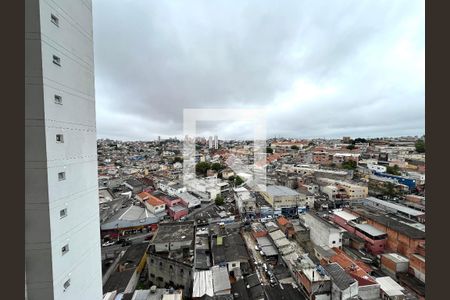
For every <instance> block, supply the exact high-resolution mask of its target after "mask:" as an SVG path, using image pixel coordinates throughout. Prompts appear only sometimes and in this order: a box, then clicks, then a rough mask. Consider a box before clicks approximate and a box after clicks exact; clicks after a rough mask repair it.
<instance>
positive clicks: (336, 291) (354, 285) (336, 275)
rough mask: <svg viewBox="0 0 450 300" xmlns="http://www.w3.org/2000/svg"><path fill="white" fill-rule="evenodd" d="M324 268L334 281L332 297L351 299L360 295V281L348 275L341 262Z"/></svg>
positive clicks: (334, 298) (336, 299)
mask: <svg viewBox="0 0 450 300" xmlns="http://www.w3.org/2000/svg"><path fill="white" fill-rule="evenodd" d="M323 268H324V269H325V271H326V273H327V274H328V276H330V278H331V281H332V287H331V299H333V300H349V299H355V298H356V296H358V281H357V280H356V279H355V278H353V277H351V276H350V275H348V274H347V273H346V272H345V270H344V269H343V268H342V267H341V266H340V265H339V264H337V263H331V264H327V265H325V266H324V267H323Z"/></svg>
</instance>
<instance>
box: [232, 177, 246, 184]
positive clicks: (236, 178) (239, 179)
mask: <svg viewBox="0 0 450 300" xmlns="http://www.w3.org/2000/svg"><path fill="white" fill-rule="evenodd" d="M234 183H235V184H236V185H241V184H243V183H244V180H243V179H242V178H241V177H239V176H236V177H235V178H234Z"/></svg>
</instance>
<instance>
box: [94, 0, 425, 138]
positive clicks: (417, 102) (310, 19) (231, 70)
mask: <svg viewBox="0 0 450 300" xmlns="http://www.w3.org/2000/svg"><path fill="white" fill-rule="evenodd" d="M424 2H425V1H422V0H405V1H401V0H395V1H392V0H387V1H380V0H367V1H362V0H351V1H343V0H340V1H325V0H323V1H298V0H296V1H273V0H272V1H261V0H255V1H242V0H235V1H214V0H204V1H195V0H193V1H173V0H171V1H149V0H129V1H125V0H95V1H93V17H94V51H95V84H96V111H97V133H98V137H99V138H113V139H122V140H150V139H154V138H156V137H157V136H161V137H162V138H165V137H171V136H178V137H181V136H182V135H183V109H185V108H258V109H266V111H267V123H266V124H267V132H268V135H269V136H270V137H273V136H275V135H276V136H285V137H299V138H311V137H342V136H352V137H376V136H400V135H422V134H424V130H425V92H424V91H425V16H424V11H425V8H424V6H425V4H424ZM280 4H282V5H280ZM200 125H202V124H200ZM199 131H200V133H202V134H205V135H214V134H218V136H219V138H239V137H248V135H249V132H251V126H250V124H243V123H239V122H238V123H235V122H232V121H230V122H220V123H217V124H214V123H211V122H209V123H208V124H206V125H205V124H203V125H202V126H199Z"/></svg>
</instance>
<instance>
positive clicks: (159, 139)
mask: <svg viewBox="0 0 450 300" xmlns="http://www.w3.org/2000/svg"><path fill="white" fill-rule="evenodd" d="M158 143H161V136H159V135H158Z"/></svg>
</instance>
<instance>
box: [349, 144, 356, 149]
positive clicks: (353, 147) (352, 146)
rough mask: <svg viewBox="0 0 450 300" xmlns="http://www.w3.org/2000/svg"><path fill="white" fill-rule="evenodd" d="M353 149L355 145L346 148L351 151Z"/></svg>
mask: <svg viewBox="0 0 450 300" xmlns="http://www.w3.org/2000/svg"><path fill="white" fill-rule="evenodd" d="M355 148H356V146H355V144H350V145H348V146H347V149H348V150H353V149H355Z"/></svg>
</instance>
